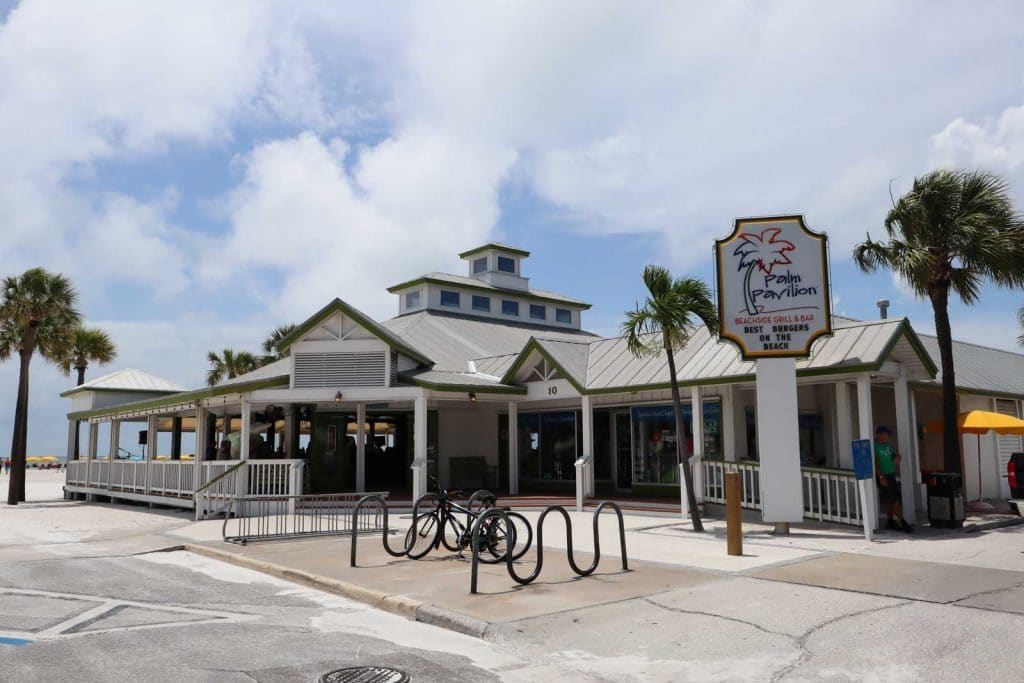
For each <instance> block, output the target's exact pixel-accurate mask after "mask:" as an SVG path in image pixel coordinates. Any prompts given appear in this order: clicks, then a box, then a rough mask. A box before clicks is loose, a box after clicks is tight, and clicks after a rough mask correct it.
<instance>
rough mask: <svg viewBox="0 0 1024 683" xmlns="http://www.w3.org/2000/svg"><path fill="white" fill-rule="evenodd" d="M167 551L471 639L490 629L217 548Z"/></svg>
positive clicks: (457, 616) (404, 598)
mask: <svg viewBox="0 0 1024 683" xmlns="http://www.w3.org/2000/svg"><path fill="white" fill-rule="evenodd" d="M169 550H185V551H187V552H190V553H195V554H196V555H203V556H204V557H209V558H212V559H214V560H220V561H221V562H227V563H228V564H233V565H236V566H238V567H245V568H246V569H252V570H253V571H257V572H260V573H262V574H269V575H270V576H276V577H278V578H280V579H285V580H287V581H294V582H296V583H301V584H305V585H307V586H311V587H313V588H317V589H319V590H322V591H326V592H328V593H334V594H336V595H340V596H342V597H345V598H349V599H350V600H355V601H357V602H362V603H364V604H367V605H370V606H371V607H376V608H377V609H379V610H383V611H385V612H391V613H392V614H397V615H398V616H400V617H405V618H406V619H410V620H412V621H419V622H423V623H424V624H429V625H431V626H439V627H441V628H445V629H448V630H449V631H455V632H456V633H461V634H463V635H467V636H473V637H474V638H483V637H484V635H485V634H486V633H487V629H488V628H490V626H491V624H490V622H487V621H483V620H480V619H476V618H475V617H471V616H468V615H465V614H462V613H460V612H454V611H452V610H450V609H447V608H445V607H439V606H438V605H434V604H431V603H425V602H422V601H420V600H414V599H413V598H410V597H407V596H405V595H397V594H392V593H385V592H384V591H379V590H375V589H373V588H366V587H365V586H360V585H359V584H355V583H350V582H348V581H341V580H338V579H332V578H329V577H326V576H318V575H316V574H309V573H307V572H303V571H299V570H296V569H287V568H285V567H281V566H278V565H276V564H271V563H270V562H264V561H262V560H255V559H253V558H251V557H246V556H245V555H241V554H238V553H232V552H228V551H226V550H221V549H220V548H211V547H209V546H205V545H197V544H194V543H186V544H185V545H182V546H175V547H174V548H170V549H169Z"/></svg>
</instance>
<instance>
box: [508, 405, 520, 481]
mask: <svg viewBox="0 0 1024 683" xmlns="http://www.w3.org/2000/svg"><path fill="white" fill-rule="evenodd" d="M508 494H509V495H510V496H518V495H519V404H518V403H516V402H515V401H509V402H508Z"/></svg>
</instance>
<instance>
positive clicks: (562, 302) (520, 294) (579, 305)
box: [388, 275, 590, 313]
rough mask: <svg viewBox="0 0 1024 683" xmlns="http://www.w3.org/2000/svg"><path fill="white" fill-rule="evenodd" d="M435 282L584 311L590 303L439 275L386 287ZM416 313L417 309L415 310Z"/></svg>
mask: <svg viewBox="0 0 1024 683" xmlns="http://www.w3.org/2000/svg"><path fill="white" fill-rule="evenodd" d="M425 284H435V285H444V286H446V287H452V288H454V289H465V290H468V291H471V292H482V293H484V294H490V295H492V296H493V295H499V294H500V295H507V296H508V297H510V298H519V299H526V300H527V301H543V302H544V303H548V304H555V305H558V306H561V307H563V308H575V309H577V310H580V311H586V310H589V309H590V304H588V303H586V302H584V301H576V300H575V299H561V298H558V297H553V296H544V295H543V294H534V293H533V292H530V291H527V290H524V291H520V290H518V289H502V288H501V287H482V286H479V285H471V284H468V283H466V284H464V283H462V282H450V281H448V280H444V279H442V278H439V277H430V276H429V275H424V276H422V277H418V278H416V279H415V280H409V281H408V282H401V283H399V284H397V285H392V286H390V287H388V294H397V293H399V292H401V291H402V290H405V289H409V288H410V287H415V286H417V285H425ZM416 312H417V313H418V312H419V311H416Z"/></svg>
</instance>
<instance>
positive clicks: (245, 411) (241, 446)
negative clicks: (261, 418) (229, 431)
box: [238, 401, 252, 460]
mask: <svg viewBox="0 0 1024 683" xmlns="http://www.w3.org/2000/svg"><path fill="white" fill-rule="evenodd" d="M251 430H252V406H250V405H249V402H248V401H242V426H241V428H240V429H239V434H238V453H239V455H238V457H239V458H241V459H242V460H248V459H249V455H250V446H251V444H250V439H249V432H250V431H251Z"/></svg>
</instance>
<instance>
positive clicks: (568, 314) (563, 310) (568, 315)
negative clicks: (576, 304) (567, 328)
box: [555, 308, 572, 325]
mask: <svg viewBox="0 0 1024 683" xmlns="http://www.w3.org/2000/svg"><path fill="white" fill-rule="evenodd" d="M562 314H564V315H562ZM563 317H565V318H567V320H562V318H563ZM555 322H556V323H559V324H561V325H572V309H571V308H555Z"/></svg>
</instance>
